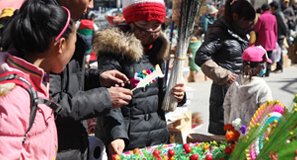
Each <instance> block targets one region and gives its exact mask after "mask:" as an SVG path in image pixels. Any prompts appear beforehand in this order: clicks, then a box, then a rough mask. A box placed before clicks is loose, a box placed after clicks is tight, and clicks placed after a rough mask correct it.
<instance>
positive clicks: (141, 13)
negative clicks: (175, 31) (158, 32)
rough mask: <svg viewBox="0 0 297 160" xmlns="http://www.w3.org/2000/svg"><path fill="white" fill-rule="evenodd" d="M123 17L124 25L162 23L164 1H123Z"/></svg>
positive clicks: (164, 12) (164, 11) (164, 13)
mask: <svg viewBox="0 0 297 160" xmlns="http://www.w3.org/2000/svg"><path fill="white" fill-rule="evenodd" d="M123 15H124V18H125V20H126V23H127V24H129V23H131V22H136V21H159V22H161V23H163V22H164V20H165V16H166V9H165V3H164V0H123Z"/></svg>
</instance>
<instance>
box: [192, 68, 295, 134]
mask: <svg viewBox="0 0 297 160" xmlns="http://www.w3.org/2000/svg"><path fill="white" fill-rule="evenodd" d="M265 80H266V81H267V83H268V85H269V86H270V88H271V90H272V93H273V97H274V98H275V99H277V100H279V101H281V102H282V103H283V104H284V105H285V106H291V104H292V100H293V97H294V94H296V93H297V65H293V66H290V67H288V68H285V70H284V72H283V73H272V74H271V76H270V77H268V78H265ZM211 83H212V82H211V80H207V81H202V82H196V83H188V84H187V93H188V98H189V102H190V103H189V105H188V106H189V108H190V109H191V110H192V112H200V113H201V116H202V119H203V122H204V123H203V124H202V125H200V126H199V127H197V128H195V130H194V131H195V132H198V133H204V134H205V133H207V127H208V115H209V113H208V104H209V103H208V100H209V95H210V86H211Z"/></svg>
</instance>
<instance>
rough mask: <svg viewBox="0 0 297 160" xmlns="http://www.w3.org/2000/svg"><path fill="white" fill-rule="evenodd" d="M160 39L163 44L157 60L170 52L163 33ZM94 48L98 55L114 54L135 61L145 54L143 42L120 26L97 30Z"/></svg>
mask: <svg viewBox="0 0 297 160" xmlns="http://www.w3.org/2000/svg"><path fill="white" fill-rule="evenodd" d="M158 40H161V41H162V43H163V45H162V47H161V48H160V49H159V51H158V53H157V54H155V55H156V59H157V60H163V59H164V58H166V56H167V55H168V53H169V46H170V45H169V41H168V39H167V38H166V36H165V35H164V34H163V33H162V34H161V36H160V37H159V38H158ZM93 49H94V51H95V52H96V53H97V56H98V57H100V55H104V54H114V55H115V56H119V57H122V58H125V59H130V60H134V61H138V60H140V58H141V57H142V56H143V54H144V53H143V47H142V44H141V42H140V41H139V40H138V39H137V38H136V37H135V36H134V35H133V34H131V33H124V32H123V31H121V30H119V29H118V28H109V29H105V30H103V31H99V32H97V33H96V34H95V36H94V39H93Z"/></svg>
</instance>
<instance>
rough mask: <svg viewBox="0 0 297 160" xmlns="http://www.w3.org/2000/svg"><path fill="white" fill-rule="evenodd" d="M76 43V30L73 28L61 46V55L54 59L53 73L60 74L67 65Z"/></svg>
mask: <svg viewBox="0 0 297 160" xmlns="http://www.w3.org/2000/svg"><path fill="white" fill-rule="evenodd" d="M75 43H76V29H75V27H74V26H73V28H72V32H71V33H70V34H69V36H68V38H67V39H66V40H65V42H64V43H63V44H62V48H61V49H60V50H61V53H60V54H58V56H57V57H56V61H55V62H54V63H55V67H54V68H52V71H51V72H53V73H61V72H62V71H63V70H64V68H65V66H66V65H67V64H68V63H69V61H70V59H71V58H72V56H73V54H74V51H75Z"/></svg>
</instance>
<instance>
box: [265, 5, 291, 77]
mask: <svg viewBox="0 0 297 160" xmlns="http://www.w3.org/2000/svg"><path fill="white" fill-rule="evenodd" d="M269 6H270V10H271V13H272V14H273V15H274V16H275V18H276V22H277V43H278V46H279V48H280V55H279V60H278V61H277V62H276V68H275V70H273V71H272V72H275V73H278V72H283V54H282V53H283V47H284V41H285V39H286V38H287V37H288V36H289V28H288V25H287V23H286V19H285V16H284V14H283V13H282V11H280V10H279V4H278V3H277V2H276V1H273V2H271V3H270V4H269Z"/></svg>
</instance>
